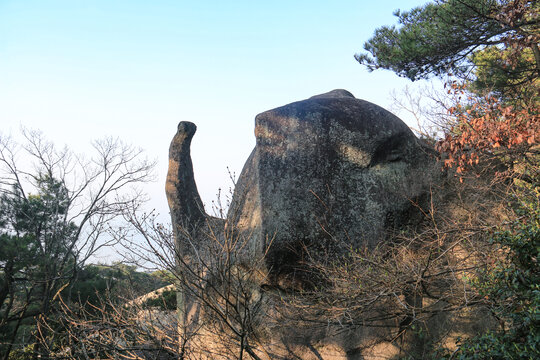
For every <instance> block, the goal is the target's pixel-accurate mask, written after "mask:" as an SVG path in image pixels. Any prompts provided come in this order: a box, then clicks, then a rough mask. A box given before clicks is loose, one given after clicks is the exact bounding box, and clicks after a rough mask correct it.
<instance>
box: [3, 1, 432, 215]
mask: <svg viewBox="0 0 540 360" xmlns="http://www.w3.org/2000/svg"><path fill="white" fill-rule="evenodd" d="M424 2H425V1H412V0H411V1H404V0H400V1H397V0H389V1H385V0H383V1H359V0H357V1H340V0H335V1H314V0H312V1H292V0H289V1H264V2H263V1H181V0H176V1H160V0H153V1H136V0H131V1H115V0H106V1H101V0H94V1H76V0H63V1H54V0H48V1H43V0H37V1H32V0H13V1H10V0H0V131H2V132H3V133H10V132H11V133H16V132H17V131H18V129H19V127H20V126H21V125H22V126H25V127H30V128H37V129H41V130H43V132H44V133H45V135H46V136H48V137H49V138H50V139H51V140H53V141H54V142H56V143H57V144H58V145H63V144H67V145H68V146H70V147H72V148H74V149H75V150H77V151H86V150H87V149H88V148H87V147H86V145H88V144H89V143H90V141H91V140H92V139H96V138H100V137H104V136H118V137H120V138H122V139H123V140H124V141H126V142H129V143H133V144H136V145H139V146H141V147H143V148H144V149H146V151H147V152H148V154H149V156H150V157H153V158H157V159H158V169H157V171H158V175H159V179H158V182H157V183H156V184H153V185H151V186H149V187H148V191H149V193H150V195H151V196H152V199H153V200H152V206H153V207H155V208H157V209H158V211H160V212H161V213H164V212H165V213H166V212H167V211H168V209H167V205H166V201H165V195H164V191H163V187H164V186H163V183H164V179H165V174H166V171H167V152H168V146H169V142H170V139H171V138H172V136H173V135H174V133H175V131H176V125H177V123H178V122H179V121H182V120H189V121H192V122H194V123H196V124H197V126H198V132H197V134H196V136H195V138H194V140H193V145H192V157H193V163H194V169H195V174H196V179H197V182H198V186H199V191H200V193H201V195H202V197H203V201H204V202H205V203H206V204H207V205H209V203H210V201H211V200H212V199H214V198H215V194H216V192H217V189H218V188H219V187H223V188H226V187H227V186H229V185H230V183H229V181H228V175H227V170H226V167H227V166H229V167H230V168H231V169H232V170H233V171H235V172H236V173H239V172H240V170H241V168H242V165H243V164H244V162H245V160H246V159H247V156H248V155H249V153H250V151H251V149H252V147H253V146H254V143H255V139H254V135H253V125H254V118H255V115H256V114H258V113H260V112H263V111H265V110H268V109H271V108H274V107H277V106H281V105H284V104H287V103H290V102H293V101H297V100H301V99H304V98H307V97H309V96H312V95H315V94H318V93H322V92H326V91H329V90H332V89H335V88H345V89H347V90H349V91H351V92H352V93H353V94H354V95H355V96H356V97H358V98H363V99H366V100H369V101H372V102H374V103H377V104H379V105H381V106H383V107H387V106H388V105H389V103H390V99H389V93H390V91H391V90H392V89H400V88H402V87H404V86H405V85H406V84H408V81H406V80H404V79H399V78H397V76H395V75H394V74H393V73H390V72H384V71H380V72H374V73H369V72H368V71H367V70H366V69H364V68H363V67H362V66H361V65H359V64H358V63H357V62H356V61H355V60H354V58H353V55H354V54H355V53H356V52H359V51H361V50H362V44H363V43H364V41H366V40H367V39H368V38H369V37H370V36H371V35H372V34H373V31H374V30H375V28H376V27H377V26H381V25H389V24H394V23H395V18H394V17H393V16H392V12H393V11H394V10H395V9H398V8H401V9H410V8H412V7H414V6H418V5H421V4H423V3H424Z"/></svg>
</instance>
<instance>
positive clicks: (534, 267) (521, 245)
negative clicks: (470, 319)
mask: <svg viewBox="0 0 540 360" xmlns="http://www.w3.org/2000/svg"><path fill="white" fill-rule="evenodd" d="M521 215H522V218H520V219H519V220H517V221H516V222H515V223H514V224H513V226H512V227H511V228H510V229H509V230H506V231H501V232H498V233H496V234H495V236H494V237H493V238H492V241H493V243H494V244H497V245H499V246H500V249H499V251H498V253H497V254H494V258H495V257H497V255H500V257H501V259H498V260H496V261H495V262H494V264H493V267H490V268H486V269H485V270H484V271H482V272H481V273H480V276H479V278H478V279H477V280H476V281H474V283H473V285H474V286H475V288H476V289H477V290H478V292H479V294H480V295H482V296H483V297H484V298H485V299H486V302H487V304H488V306H489V308H490V310H491V312H492V313H493V314H494V315H495V316H496V317H497V318H498V319H499V320H500V322H501V324H502V328H501V329H500V330H499V331H490V332H487V333H485V334H480V335H478V336H475V337H473V338H469V339H466V340H464V341H462V342H461V344H460V347H459V348H458V350H457V351H456V352H455V353H453V354H451V355H447V357H448V358H452V359H501V360H502V359H538V358H540V267H539V264H538V255H539V253H540V207H539V206H538V204H536V206H535V207H534V208H531V206H530V205H529V206H528V208H527V207H524V208H522V209H521Z"/></svg>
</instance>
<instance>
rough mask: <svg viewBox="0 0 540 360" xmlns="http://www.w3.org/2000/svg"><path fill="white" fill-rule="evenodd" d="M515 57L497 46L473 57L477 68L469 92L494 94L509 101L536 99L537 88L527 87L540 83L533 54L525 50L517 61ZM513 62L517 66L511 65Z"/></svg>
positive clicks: (518, 56)
mask: <svg viewBox="0 0 540 360" xmlns="http://www.w3.org/2000/svg"><path fill="white" fill-rule="evenodd" d="M512 55H513V54H512V52H511V51H509V50H504V49H500V48H499V47H495V46H492V47H488V48H485V49H483V50H479V51H476V52H475V53H473V54H472V55H471V57H470V60H471V62H472V63H473V64H474V66H475V72H474V75H475V79H474V81H473V82H472V83H471V84H470V86H469V90H471V91H473V92H474V93H477V94H479V95H482V94H485V93H488V92H492V93H493V94H495V96H497V97H500V98H505V99H506V100H509V101H513V100H514V99H513V98H519V99H523V98H527V97H531V96H535V95H536V94H535V93H534V86H533V87H531V86H524V85H527V84H528V83H529V82H531V81H533V82H538V79H537V77H536V79H535V67H534V63H535V59H534V55H533V52H532V50H531V49H530V48H527V49H524V50H523V51H522V52H520V53H519V55H516V56H514V59H511V57H512ZM511 61H513V62H514V64H513V65H510V64H509V63H510V62H511ZM533 79H534V80H533ZM536 86H538V84H536Z"/></svg>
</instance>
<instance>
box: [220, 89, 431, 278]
mask: <svg viewBox="0 0 540 360" xmlns="http://www.w3.org/2000/svg"><path fill="white" fill-rule="evenodd" d="M255 136H256V147H255V149H254V150H253V152H252V154H251V155H250V157H249V159H248V160H247V162H246V165H245V166H244V169H243V170H242V173H241V175H240V177H239V180H238V183H237V187H236V190H235V194H234V197H233V202H232V204H231V208H230V211H229V215H228V218H229V219H228V220H229V222H230V223H233V224H235V226H236V227H237V228H238V229H240V230H242V232H243V233H244V234H245V235H246V236H250V237H251V240H250V247H251V251H254V252H255V253H261V252H267V254H266V264H267V267H268V270H269V273H270V274H271V277H273V278H274V279H280V278H281V279H283V277H286V278H291V277H302V271H301V267H300V266H299V265H298V264H300V263H301V262H302V260H303V258H304V257H306V256H307V252H313V253H318V254H326V255H329V256H332V254H335V252H339V251H344V250H345V249H350V248H351V247H353V248H354V247H361V246H368V247H372V246H375V245H376V244H377V243H379V242H380V241H384V240H385V239H388V236H389V234H391V233H392V232H393V231H396V230H401V229H404V228H405V227H407V226H411V225H414V224H415V223H418V221H419V219H420V212H419V211H418V210H417V206H416V205H417V204H419V203H422V202H423V201H425V200H426V198H427V196H426V195H427V194H428V193H429V183H430V181H431V179H430V175H429V174H430V173H431V170H432V168H433V164H434V161H433V159H432V157H431V155H430V150H429V149H428V148H427V147H426V146H424V145H422V144H421V143H420V142H419V140H418V139H417V138H416V137H415V136H414V134H413V133H412V131H411V130H410V129H409V128H408V127H407V125H405V123H403V121H401V120H400V119H399V118H398V117H396V116H394V115H393V114H391V113H390V112H388V111H386V110H384V109H383V108H381V107H379V106H377V105H374V104H371V103H369V102H367V101H364V100H359V99H356V98H355V97H354V96H353V95H352V94H350V93H349V92H347V91H345V90H334V91H331V92H329V93H326V94H322V95H318V96H314V97H311V98H309V99H307V100H303V101H298V102H294V103H292V104H289V105H285V106H282V107H279V108H276V109H273V110H270V111H266V112H264V113H262V114H259V115H258V116H257V117H256V119H255ZM297 280H302V279H297Z"/></svg>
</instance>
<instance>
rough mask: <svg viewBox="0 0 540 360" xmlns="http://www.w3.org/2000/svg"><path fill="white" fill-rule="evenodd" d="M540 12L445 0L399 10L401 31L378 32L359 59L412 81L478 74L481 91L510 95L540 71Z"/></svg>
mask: <svg viewBox="0 0 540 360" xmlns="http://www.w3.org/2000/svg"><path fill="white" fill-rule="evenodd" d="M539 9H540V6H539V5H538V4H537V2H536V3H535V2H534V1H530V0H500V1H497V0H445V1H442V0H441V1H435V2H432V3H428V4H426V5H424V6H421V7H417V8H414V9H412V10H410V11H404V12H400V11H399V10H398V11H396V12H395V15H396V16H397V17H398V22H399V27H396V26H383V27H381V28H378V29H376V30H375V34H374V35H373V37H372V38H371V39H369V40H368V41H367V42H366V43H365V44H364V49H365V50H366V51H367V52H366V53H363V54H356V55H355V58H356V60H357V61H359V62H360V63H361V64H363V65H366V66H367V67H368V69H370V70H375V69H380V68H382V69H387V70H392V71H394V72H395V73H396V74H398V75H399V76H402V77H407V78H409V79H411V80H418V79H421V78H427V77H429V76H431V75H436V76H441V75H446V74H448V73H452V74H453V75H456V76H458V77H462V78H470V75H471V74H474V75H475V76H476V77H477V78H478V82H477V84H475V87H476V88H477V89H481V88H483V89H486V88H489V90H493V89H494V90H495V91H496V92H499V93H500V92H506V91H507V90H508V89H515V88H516V87H517V86H519V85H521V84H523V83H525V82H527V81H530V80H531V79H533V78H535V77H537V76H538V72H539V71H540V49H539V48H538V38H539V36H540V35H539V34H540V30H539V24H540V21H539V19H538V13H539ZM471 70H473V72H471ZM475 72H477V73H475Z"/></svg>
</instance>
